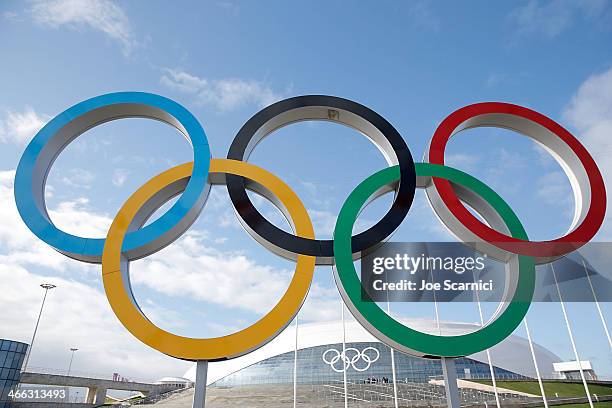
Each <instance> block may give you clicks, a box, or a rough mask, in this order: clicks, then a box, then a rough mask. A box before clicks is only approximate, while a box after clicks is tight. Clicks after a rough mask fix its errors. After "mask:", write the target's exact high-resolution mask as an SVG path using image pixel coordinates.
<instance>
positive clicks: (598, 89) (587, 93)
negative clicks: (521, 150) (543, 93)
mask: <svg viewBox="0 0 612 408" xmlns="http://www.w3.org/2000/svg"><path fill="white" fill-rule="evenodd" d="M564 118H565V119H566V120H567V121H569V122H570V123H571V124H572V125H573V126H574V127H575V128H576V130H577V137H579V138H580V139H581V141H582V143H583V144H584V145H585V147H586V148H587V149H588V150H589V152H590V153H591V155H592V156H593V158H594V159H595V161H596V162H597V165H598V166H599V168H600V170H601V172H602V173H603V177H604V180H605V182H606V189H607V191H608V195H610V192H611V191H612V162H611V161H610V157H612V69H609V70H608V71H606V72H603V73H600V74H596V75H592V76H591V77H589V78H588V79H587V80H586V81H584V82H583V83H582V85H580V87H579V88H578V91H577V92H576V94H575V95H574V96H573V98H572V100H571V102H570V103H569V105H568V106H567V108H566V110H565V112H564ZM608 201H610V200H608ZM610 217H611V212H610V208H609V207H608V211H607V216H606V221H605V222H604V227H603V228H602V232H601V235H600V237H601V238H603V239H606V240H609V239H612V224H611V223H610Z"/></svg>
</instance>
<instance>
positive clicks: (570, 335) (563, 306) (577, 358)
mask: <svg viewBox="0 0 612 408" xmlns="http://www.w3.org/2000/svg"><path fill="white" fill-rule="evenodd" d="M550 269H551V270H552V273H553V277H554V278H555V286H557V294H558V295H559V303H561V310H562V311H563V318H564V319H565V326H566V327H567V334H569V338H570V342H571V343H572V349H573V350H574V357H576V362H577V363H578V370H580V377H581V378H582V385H584V392H586V396H587V399H588V400H589V405H590V407H591V408H593V400H592V399H591V393H590V392H589V386H588V385H587V382H586V378H585V377H584V370H583V369H582V363H581V362H580V356H578V349H577V348H576V342H575V341H574V334H573V333H572V328H571V326H570V322H569V319H568V317H567V311H566V310H565V303H563V297H561V289H560V288H559V282H557V274H556V273H555V267H554V266H553V264H550Z"/></svg>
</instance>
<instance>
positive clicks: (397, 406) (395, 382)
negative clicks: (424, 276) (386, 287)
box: [385, 275, 399, 408]
mask: <svg viewBox="0 0 612 408" xmlns="http://www.w3.org/2000/svg"><path fill="white" fill-rule="evenodd" d="M386 276H387V275H385V281H386ZM387 314H388V315H389V316H390V317H391V302H389V291H387ZM389 351H390V352H391V377H392V378H393V403H394V406H395V408H399V400H398V398H397V377H396V374H395V350H393V347H389Z"/></svg>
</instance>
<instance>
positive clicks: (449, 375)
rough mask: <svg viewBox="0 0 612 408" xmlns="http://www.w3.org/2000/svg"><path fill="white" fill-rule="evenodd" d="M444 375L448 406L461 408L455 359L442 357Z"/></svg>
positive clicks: (449, 407)
mask: <svg viewBox="0 0 612 408" xmlns="http://www.w3.org/2000/svg"><path fill="white" fill-rule="evenodd" d="M442 373H443V374H444V390H445V391H446V406H447V407H448V408H460V407H461V401H460V400H459V387H457V370H456V369H455V359H453V358H448V357H442Z"/></svg>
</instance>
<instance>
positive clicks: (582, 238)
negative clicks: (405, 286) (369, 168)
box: [15, 92, 606, 364]
mask: <svg viewBox="0 0 612 408" xmlns="http://www.w3.org/2000/svg"><path fill="white" fill-rule="evenodd" d="M128 117H139V118H149V119H155V120H159V121H163V122H165V123H167V124H169V125H171V126H173V127H175V128H176V129H178V130H179V131H180V132H181V133H182V134H183V135H185V137H187V138H188V139H189V140H190V142H191V145H192V147H193V158H194V159H193V162H190V163H184V164H182V165H179V166H176V167H173V168H171V169H169V170H167V171H165V172H163V173H161V174H159V175H157V176H155V177H153V178H152V179H151V180H149V181H148V182H146V183H145V184H144V185H143V186H142V187H140V188H139V189H138V190H137V191H136V192H135V193H134V194H133V195H132V196H131V197H130V198H129V199H128V200H127V201H126V202H125V203H124V204H123V206H122V207H121V209H120V210H119V212H118V213H117V215H116V217H115V218H114V220H113V222H112V225H111V227H110V229H109V231H108V233H107V236H106V238H104V239H92V238H84V237H79V236H75V235H72V234H68V233H66V232H65V231H62V230H60V229H59V228H57V227H56V226H55V225H54V224H53V223H52V222H51V220H50V218H49V215H48V213H47V209H46V205H45V197H44V189H45V183H46V177H47V174H48V173H49V170H50V168H51V166H52V164H53V162H54V161H55V159H56V158H57V156H58V155H59V154H60V153H61V151H62V150H63V149H64V147H65V146H67V145H68V144H69V143H70V142H72V141H73V140H74V139H76V138H77V137H78V136H79V135H80V134H82V133H83V132H85V131H86V130H88V129H91V128H92V127H95V126H97V125H100V124H102V123H105V122H108V121H112V120H115V119H119V118H128ZM307 120H323V121H332V122H335V123H339V124H343V125H345V126H349V127H351V128H354V129H356V130H358V131H359V132H360V133H362V134H363V135H365V136H366V137H368V138H369V139H370V140H371V141H372V142H373V143H374V144H375V145H376V146H377V147H378V148H379V150H380V151H381V152H382V154H383V156H384V157H385V159H386V161H387V162H388V164H389V167H387V168H385V169H383V170H380V171H378V172H377V173H375V174H373V175H371V176H370V177H368V178H367V179H366V180H364V181H363V182H361V183H360V184H359V185H358V186H357V188H356V189H355V190H354V191H353V192H352V193H351V194H350V195H349V197H348V199H347V201H346V202H345V203H344V205H343V206H342V209H341V210H340V213H339V216H338V220H337V222H336V227H335V230H334V239H333V240H317V239H315V234H314V230H313V226H312V222H311V220H310V217H309V215H308V212H307V211H306V208H305V207H304V205H303V204H302V202H301V201H300V199H299V198H298V197H297V195H296V194H295V193H294V192H293V191H292V190H291V189H290V188H289V187H288V186H287V185H286V184H285V183H284V182H283V181H282V180H280V179H279V178H278V177H276V176H274V175H273V174H271V173H269V172H268V171H266V170H264V169H262V168H260V167H257V166H255V165H253V164H250V163H248V158H249V155H250V154H251V152H252V150H253V149H254V148H255V146H256V145H257V144H258V142H259V141H261V140H262V139H263V138H265V137H266V136H267V135H269V134H270V133H272V132H273V131H275V130H277V129H279V128H281V127H283V126H286V125H288V124H291V123H294V122H298V121H307ZM482 126H489V127H501V128H508V129H512V130H514V131H516V132H519V133H522V134H524V135H526V136H528V137H530V138H531V139H533V140H534V141H536V142H537V143H539V144H540V145H542V146H543V147H544V148H546V149H547V150H548V151H549V152H550V153H551V155H552V156H553V157H555V159H556V160H557V161H558V162H559V163H560V164H561V166H562V167H563V169H564V170H565V172H566V174H567V175H568V177H569V179H570V182H571V185H572V188H573V190H574V198H575V204H576V206H575V207H576V210H575V214H574V219H573V221H572V224H571V226H570V227H569V232H568V233H567V234H566V235H565V236H563V237H560V238H557V239H554V240H551V241H542V242H534V241H530V240H529V238H528V236H527V233H526V231H525V230H524V228H523V226H522V224H521V222H520V220H519V219H518V218H517V216H516V215H515V214H514V212H513V211H512V209H511V208H510V207H509V206H508V204H507V203H506V202H505V201H504V200H503V199H502V198H501V197H500V196H499V195H497V194H496V193H495V192H494V191H493V190H492V189H491V188H489V187H488V186H487V185H485V184H484V183H483V182H481V181H479V180H478V179H476V178H474V177H472V176H470V175H469V174H466V173H464V172H462V171H459V170H457V169H454V168H451V167H448V166H446V165H445V164H444V152H445V148H446V144H447V143H448V141H449V139H450V138H451V137H452V136H453V135H455V134H457V133H459V132H460V131H461V130H464V129H469V128H474V127H482ZM425 159H426V162H422V163H415V162H414V161H413V159H412V154H411V152H410V150H409V148H408V146H407V145H406V142H405V140H404V138H402V136H401V135H400V133H399V132H398V131H397V130H396V129H395V128H394V127H393V126H392V125H391V124H390V123H389V122H388V121H387V120H386V119H385V118H383V117H382V116H380V115H379V114H378V113H376V112H374V111H373V110H371V109H369V108H367V107H365V106H363V105H361V104H358V103H356V102H353V101H350V100H347V99H343V98H338V97H333V96H323V95H307V96H298V97H294V98H289V99H285V100H282V101H280V102H277V103H274V104H272V105H270V106H268V107H266V108H264V109H263V110H261V111H260V112H258V113H257V114H255V115H254V116H253V117H252V118H251V119H249V120H248V121H247V122H246V123H245V124H244V125H243V126H242V128H241V129H240V130H239V132H238V134H237V135H236V137H235V139H234V140H233V142H232V144H231V146H230V148H229V152H228V155H227V158H225V159H221V158H211V152H210V147H209V144H208V139H207V137H206V133H205V132H204V129H203V128H202V126H201V125H200V123H199V121H198V120H197V119H196V118H195V117H194V116H193V115H192V114H191V113H190V112H189V111H188V110H187V109H185V108H184V107H183V106H181V105H179V104H178V103H176V102H174V101H172V100H170V99H168V98H165V97H163V96H159V95H155V94H150V93H142V92H118V93H111V94H105V95H101V96H97V97H94V98H91V99H88V100H85V101H83V102H80V103H78V104H76V105H74V106H72V107H70V108H69V109H67V110H66V111H64V112H62V113H60V114H59V115H57V116H56V117H55V118H53V119H52V120H51V121H50V122H49V123H47V124H46V125H45V126H44V127H43V128H42V129H41V130H40V131H39V132H38V133H37V134H36V136H35V137H34V139H33V140H32V141H31V142H30V144H29V145H28V146H27V147H26V149H25V151H24V153H23V155H22V157H21V159H20V161H19V165H18V167H17V172H16V176H15V200H16V203H17V208H18V210H19V214H20V215H21V217H22V219H23V221H24V222H25V224H26V225H27V226H28V228H29V229H30V230H31V231H32V232H33V233H34V234H35V235H36V236H38V237H39V238H40V239H41V240H43V241H44V242H46V243H47V244H49V245H50V246H52V247H53V248H55V249H56V250H58V251H59V252H61V253H63V254H65V255H66V256H68V257H71V258H74V259H77V260H81V261H84V262H91V263H101V264H102V278H103V284H104V289H105V292H106V295H107V298H108V300H109V303H110V305H111V307H112V309H113V311H114V313H115V314H116V316H117V317H118V319H119V320H120V321H121V323H122V324H123V325H124V326H125V327H126V328H127V329H128V330H129V331H130V332H131V333H132V334H133V335H134V336H135V337H137V338H138V339H140V340H141V341H142V342H144V343H145V344H147V345H149V346H151V347H153V348H155V349H157V350H159V351H161V352H163V353H165V354H168V355H170V356H174V357H177V358H181V359H186V360H208V361H215V360H223V359H229V358H234V357H238V356H241V355H244V354H246V353H249V352H250V351H253V350H255V349H257V348H258V347H261V346H262V345H264V344H265V343H267V342H269V341H270V340H271V339H272V338H274V337H275V336H276V335H278V334H279V333H280V332H281V331H282V330H283V329H284V328H285V327H286V326H287V325H288V324H289V323H290V322H291V321H292V320H293V318H294V317H295V316H296V314H297V313H298V311H299V309H300V308H301V306H302V304H303V302H304V300H305V298H306V296H307V294H308V291H309V288H310V285H311V282H312V279H313V272H314V268H315V265H317V264H318V265H333V266H334V278H335V281H336V285H337V287H338V290H339V292H340V294H341V296H342V298H343V300H344V302H345V303H346V305H347V307H348V308H349V310H350V311H351V313H352V314H353V315H354V316H355V317H356V319H357V320H358V321H359V322H360V323H361V324H362V325H363V326H364V327H365V328H366V329H368V331H370V332H371V333H372V334H373V335H374V336H376V337H377V338H378V339H379V340H381V341H382V342H384V343H386V344H387V345H389V346H391V347H394V348H396V349H398V350H400V351H402V352H405V353H410V354H412V355H415V356H430V357H432V356H448V357H452V356H463V355H469V354H473V353H476V352H478V351H482V350H484V349H486V348H489V347H491V346H493V345H495V344H497V343H499V342H500V341H502V340H503V339H504V338H506V337H507V336H508V335H510V334H511V333H512V332H513V331H514V329H515V328H516V327H517V326H518V325H519V324H520V322H521V321H522V319H523V318H524V317H525V315H526V313H527V311H528V309H529V305H530V302H531V298H532V296H533V291H534V282H535V265H536V263H545V262H550V261H552V260H554V259H556V258H558V257H560V256H563V255H564V254H567V253H569V252H571V251H573V250H575V249H577V248H579V247H580V246H581V245H584V244H585V243H586V242H588V241H589V240H591V238H593V236H594V235H595V234H596V232H597V231H598V230H599V228H600V226H601V224H602V222H603V219H604V216H605V210H606V191H605V187H604V182H603V179H602V176H601V173H600V171H599V169H598V167H597V165H596V164H595V161H594V160H593V158H592V157H591V156H590V154H589V153H588V152H587V150H586V149H585V148H584V147H583V146H582V145H581V144H580V142H579V141H578V140H577V139H576V138H575V137H574V136H573V135H572V134H571V133H570V132H568V131H567V130H566V129H564V128H563V127H562V126H561V125H559V124H557V123H556V122H554V121H553V120H552V119H550V118H548V117H546V116H544V115H542V114H540V113H538V112H535V111H533V110H531V109H527V108H524V107H521V106H517V105H513V104H509V103H500V102H485V103H476V104H473V105H469V106H466V107H463V108H460V109H458V110H457V111H455V112H453V113H451V114H450V115H449V116H448V117H447V118H446V119H444V120H443V121H442V122H441V123H440V125H439V126H438V128H437V129H436V131H435V133H434V135H433V138H432V140H431V142H430V145H429V150H428V152H427V153H426V154H425ZM212 184H225V185H226V186H227V190H228V193H229V196H230V199H231V201H232V203H233V205H234V207H235V209H236V213H237V215H238V218H239V220H240V222H241V223H242V225H243V226H244V227H245V229H246V230H247V231H248V232H249V233H250V234H251V235H252V236H253V238H255V239H256V240H257V241H258V242H259V243H261V244H262V245H263V246H264V247H266V248H267V249H269V250H270V251H272V252H274V253H276V254H278V255H280V256H283V257H285V258H287V259H290V260H293V261H294V262H295V273H294V275H293V277H292V279H291V282H290V284H289V287H288V289H287V291H286V293H285V294H284V295H283V296H282V297H281V299H280V301H279V302H278V303H277V304H276V305H275V306H274V307H273V308H272V310H271V311H270V312H269V313H268V314H266V315H265V316H263V317H262V318H261V319H260V320H258V321H257V322H255V323H254V324H253V325H251V326H249V327H247V328H245V329H243V330H240V331H238V332H235V333H232V334H230V335H227V336H223V337H217V338H189V337H183V336H179V335H176V334H173V333H170V332H167V331H165V330H163V329H161V328H159V327H157V326H155V325H154V324H153V323H152V322H150V321H149V320H148V319H147V317H146V316H145V315H144V314H143V313H142V311H141V310H140V308H139V306H138V304H137V302H136V300H135V299H134V296H133V294H132V289H131V286H130V280H129V262H130V261H132V260H136V259H139V258H142V257H145V256H147V255H150V254H152V253H154V252H157V251H159V250H160V249H162V248H163V247H165V246H166V245H169V244H170V243H172V242H173V241H174V240H176V239H177V238H178V237H179V236H180V235H181V234H183V233H184V232H185V231H186V230H187V229H188V228H189V226H190V225H191V224H192V223H193V222H194V221H195V219H196V218H197V217H198V215H199V214H200V212H201V211H202V209H203V207H204V205H205V202H206V198H207V196H208V192H209V189H210V186H211V185H212ZM417 188H419V189H424V190H425V194H426V195H427V197H428V199H429V201H430V203H431V205H432V207H433V209H434V211H435V213H436V214H437V216H438V217H439V218H440V220H441V221H442V222H443V224H444V225H445V226H446V227H447V228H448V229H449V230H450V231H451V232H452V233H453V234H454V235H455V236H457V237H458V238H459V239H460V240H461V241H463V242H466V243H473V244H470V245H475V247H476V249H478V250H479V251H481V252H483V253H485V254H487V255H489V256H492V257H494V258H496V259H500V260H502V261H504V262H506V263H507V269H508V271H509V273H508V274H507V275H508V278H507V280H506V288H505V294H504V302H502V303H500V306H499V307H498V309H497V311H496V313H495V314H494V316H493V317H492V318H491V320H490V321H489V322H488V323H487V324H486V325H484V326H483V327H482V328H480V329H479V330H477V331H475V332H473V333H468V334H464V335H458V336H436V335H431V334H426V333H422V332H419V331H416V330H413V329H411V328H409V327H406V326H404V325H402V324H401V323H400V322H398V321H397V320H395V319H393V318H392V317H391V316H389V315H388V314H387V313H386V312H385V311H384V310H382V309H381V308H380V307H379V306H378V305H377V304H376V303H374V302H365V301H363V300H362V299H361V283H360V280H359V277H358V276H357V272H356V270H355V267H354V264H353V262H354V260H355V259H358V258H359V257H360V256H361V255H362V253H363V252H364V251H366V250H368V249H370V248H372V247H374V246H376V245H378V244H379V243H381V242H383V241H384V240H385V239H387V238H388V237H389V236H390V235H391V233H393V231H395V229H396V228H397V227H398V226H399V225H400V224H401V223H402V222H403V221H404V219H405V218H406V216H407V214H408V211H409V209H410V206H411V204H412V201H413V198H414V195H415V192H416V189H417ZM247 190H252V191H255V192H257V193H258V194H260V195H263V196H264V197H266V198H267V199H269V200H270V201H271V202H272V203H274V204H275V205H276V206H278V207H279V209H280V210H281V211H282V212H283V213H284V214H285V216H286V217H287V219H288V220H290V223H291V226H292V229H293V234H291V233H288V232H285V231H283V230H281V229H280V228H278V227H276V226H275V225H273V224H272V223H270V222H269V221H268V220H267V219H266V218H264V216H263V215H262V214H261V213H260V212H259V211H258V210H257V209H256V208H255V206H254V205H253V203H252V202H251V199H250V198H249V196H248V194H247ZM389 191H393V192H394V193H395V196H394V200H393V204H392V205H391V207H390V208H389V211H388V212H387V213H386V214H385V215H384V216H383V217H382V218H381V219H380V220H379V221H378V222H377V223H376V224H375V225H373V226H372V227H371V228H369V229H368V230H366V231H363V232H361V233H359V234H356V235H354V236H352V230H353V225H354V223H355V220H356V218H357V216H358V214H359V212H360V211H361V210H362V208H363V207H364V206H365V205H367V203H369V202H370V201H372V200H374V199H375V198H376V197H378V196H380V195H382V194H384V193H386V192H389ZM177 195H180V196H179V198H178V199H177V201H176V202H175V203H174V204H173V205H172V206H171V207H170V209H169V210H168V211H167V212H166V213H164V214H163V215H162V216H161V217H159V218H158V219H156V220H155V221H153V222H151V223H150V224H148V225H145V223H146V221H147V219H148V218H149V217H150V216H151V215H152V214H153V213H154V212H155V211H156V210H157V209H158V208H160V207H161V206H162V205H163V204H164V203H166V202H168V201H169V200H170V199H171V198H173V197H175V196H177ZM466 204H467V205H469V206H470V207H471V208H472V209H473V210H475V211H476V212H477V213H478V214H480V215H481V216H482V218H483V220H482V221H481V220H480V219H478V218H477V217H476V216H474V215H473V214H472V212H470V211H469V210H468V209H467V208H466V206H465V205H466ZM339 358H340V359H342V361H344V362H345V364H346V358H347V356H346V355H343V356H342V357H339ZM352 359H353V358H351V359H349V360H348V361H352ZM351 364H352V363H351Z"/></svg>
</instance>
